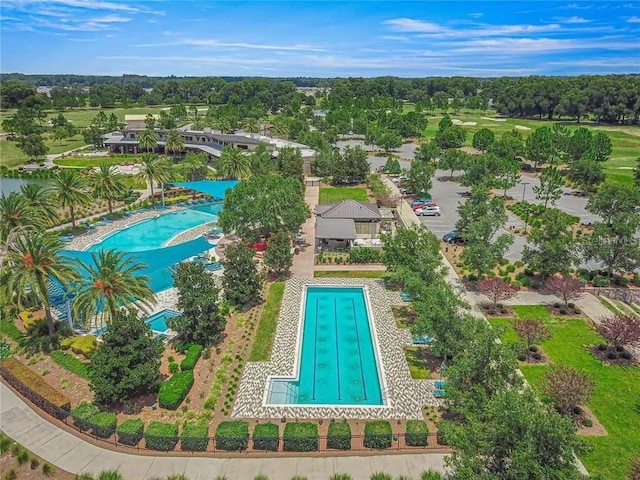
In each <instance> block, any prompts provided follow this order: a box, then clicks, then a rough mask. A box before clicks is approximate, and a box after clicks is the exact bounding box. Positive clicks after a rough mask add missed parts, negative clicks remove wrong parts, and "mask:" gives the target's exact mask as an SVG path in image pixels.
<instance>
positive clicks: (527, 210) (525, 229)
mask: <svg viewBox="0 0 640 480" xmlns="http://www.w3.org/2000/svg"><path fill="white" fill-rule="evenodd" d="M520 185H522V206H523V207H524V208H525V209H526V214H525V220H524V233H525V235H526V233H527V224H528V223H529V204H525V203H524V194H525V192H526V191H527V185H529V182H520Z"/></svg>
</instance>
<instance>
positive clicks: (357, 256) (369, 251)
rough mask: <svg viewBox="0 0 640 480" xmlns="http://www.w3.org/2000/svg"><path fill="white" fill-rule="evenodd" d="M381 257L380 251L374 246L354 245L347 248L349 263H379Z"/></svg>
mask: <svg viewBox="0 0 640 480" xmlns="http://www.w3.org/2000/svg"><path fill="white" fill-rule="evenodd" d="M381 258H382V253H381V252H380V250H377V249H375V248H366V247H355V248H352V249H351V250H349V263H379V262H380V260H381Z"/></svg>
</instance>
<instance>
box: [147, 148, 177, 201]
mask: <svg viewBox="0 0 640 480" xmlns="http://www.w3.org/2000/svg"><path fill="white" fill-rule="evenodd" d="M139 176H140V177H141V178H143V179H144V181H145V182H147V183H148V184H149V187H150V188H151V206H155V198H154V196H153V184H154V182H157V183H164V182H166V181H167V180H169V179H170V178H171V165H170V164H169V163H168V162H166V161H165V160H163V159H160V158H159V157H158V156H157V155H155V154H153V153H145V154H144V155H142V163H141V164H140V173H139Z"/></svg>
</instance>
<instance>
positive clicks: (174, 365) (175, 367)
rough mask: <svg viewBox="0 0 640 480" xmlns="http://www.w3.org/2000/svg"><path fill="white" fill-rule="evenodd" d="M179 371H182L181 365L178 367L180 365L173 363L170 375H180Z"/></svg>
mask: <svg viewBox="0 0 640 480" xmlns="http://www.w3.org/2000/svg"><path fill="white" fill-rule="evenodd" d="M178 370H180V365H178V364H177V363H175V362H171V363H170V364H169V373H170V374H171V375H173V374H174V373H178Z"/></svg>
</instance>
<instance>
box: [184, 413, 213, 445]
mask: <svg viewBox="0 0 640 480" xmlns="http://www.w3.org/2000/svg"><path fill="white" fill-rule="evenodd" d="M208 444H209V422H208V421H207V420H202V421H200V422H184V425H183V426H182V433H181V435H180V448H181V449H182V450H185V451H187V452H204V451H206V450H207V445H208Z"/></svg>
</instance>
